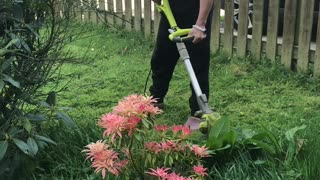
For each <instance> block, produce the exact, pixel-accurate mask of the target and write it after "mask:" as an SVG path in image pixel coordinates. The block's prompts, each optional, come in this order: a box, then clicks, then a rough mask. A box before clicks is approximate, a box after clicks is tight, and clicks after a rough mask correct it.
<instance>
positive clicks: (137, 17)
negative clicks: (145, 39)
mask: <svg viewBox="0 0 320 180" xmlns="http://www.w3.org/2000/svg"><path fill="white" fill-rule="evenodd" d="M134 29H135V30H136V31H138V32H139V31H141V0H134Z"/></svg>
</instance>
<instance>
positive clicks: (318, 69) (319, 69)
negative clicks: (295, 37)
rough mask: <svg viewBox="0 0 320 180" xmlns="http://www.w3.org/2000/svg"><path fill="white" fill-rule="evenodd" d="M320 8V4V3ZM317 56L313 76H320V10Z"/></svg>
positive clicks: (319, 13) (319, 16)
mask: <svg viewBox="0 0 320 180" xmlns="http://www.w3.org/2000/svg"><path fill="white" fill-rule="evenodd" d="M319 8H320V5H319ZM317 35H318V36H317V45H316V55H315V56H316V57H315V58H314V70H313V76H314V77H317V78H320V12H318V31H317Z"/></svg>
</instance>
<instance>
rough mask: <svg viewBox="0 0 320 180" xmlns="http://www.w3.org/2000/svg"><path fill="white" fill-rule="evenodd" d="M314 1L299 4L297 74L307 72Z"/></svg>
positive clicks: (309, 0)
mask: <svg viewBox="0 0 320 180" xmlns="http://www.w3.org/2000/svg"><path fill="white" fill-rule="evenodd" d="M313 9H314V0H308V1H302V2H301V13H300V15H301V16H300V19H303V21H300V25H299V50H298V64H297V71H298V72H307V70H308V65H309V52H310V41H311V32H312V23H313Z"/></svg>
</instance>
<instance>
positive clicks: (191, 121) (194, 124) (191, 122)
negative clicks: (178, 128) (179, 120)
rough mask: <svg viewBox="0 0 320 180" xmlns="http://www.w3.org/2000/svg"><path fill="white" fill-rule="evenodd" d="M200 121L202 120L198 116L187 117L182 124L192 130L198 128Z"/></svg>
mask: <svg viewBox="0 0 320 180" xmlns="http://www.w3.org/2000/svg"><path fill="white" fill-rule="evenodd" d="M201 122H202V120H201V119H200V118H197V117H189V118H188V120H187V122H186V123H185V124H184V125H185V126H188V127H189V128H190V129H191V130H192V131H195V130H198V129H199V125H200V123H201Z"/></svg>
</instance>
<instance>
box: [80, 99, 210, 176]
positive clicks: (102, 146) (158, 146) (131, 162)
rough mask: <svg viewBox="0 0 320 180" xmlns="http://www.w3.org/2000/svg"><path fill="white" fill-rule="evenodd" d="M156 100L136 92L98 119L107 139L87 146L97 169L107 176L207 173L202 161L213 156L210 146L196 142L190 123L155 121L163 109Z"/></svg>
mask: <svg viewBox="0 0 320 180" xmlns="http://www.w3.org/2000/svg"><path fill="white" fill-rule="evenodd" d="M155 102H156V100H155V99H153V98H152V97H145V96H142V95H136V94H133V95H130V96H128V97H125V98H124V99H123V100H121V101H120V102H119V103H118V105H117V106H116V107H114V109H113V111H112V112H110V113H108V114H105V115H103V116H102V118H101V119H99V120H98V125H99V126H100V127H101V128H103V129H104V132H103V138H104V139H103V140H98V141H97V142H95V143H91V144H89V145H87V146H86V149H85V150H83V152H84V153H86V156H87V158H86V159H88V160H89V161H90V162H91V166H92V167H93V168H95V172H97V173H101V175H102V177H103V178H105V177H106V175H114V176H123V177H127V178H130V177H135V178H136V177H139V178H140V179H150V178H152V177H154V178H157V179H165V180H170V179H172V180H178V179H181V180H183V179H203V178H204V177H205V176H207V172H206V171H207V169H206V168H204V167H203V165H202V164H201V163H202V158H203V157H208V156H210V151H209V150H208V148H207V147H205V146H199V145H196V144H192V143H191V141H190V140H189V139H188V137H189V136H190V134H191V133H192V132H191V130H190V129H189V128H188V127H186V126H183V125H173V126H171V127H170V126H167V125H156V124H154V121H153V116H154V115H156V114H160V113H161V112H162V111H161V110H160V109H158V108H157V107H154V106H153V103H155ZM169 167H170V168H169Z"/></svg>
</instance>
